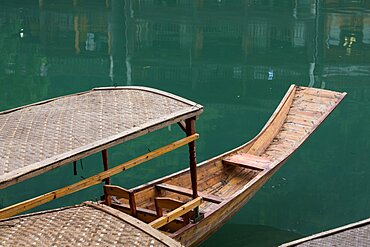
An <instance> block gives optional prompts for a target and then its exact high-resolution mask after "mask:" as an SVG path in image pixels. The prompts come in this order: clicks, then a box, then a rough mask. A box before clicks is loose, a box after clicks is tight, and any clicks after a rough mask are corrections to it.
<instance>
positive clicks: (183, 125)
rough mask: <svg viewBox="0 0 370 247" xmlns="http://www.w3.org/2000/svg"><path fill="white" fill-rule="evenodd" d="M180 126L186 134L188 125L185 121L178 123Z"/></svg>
mask: <svg viewBox="0 0 370 247" xmlns="http://www.w3.org/2000/svg"><path fill="white" fill-rule="evenodd" d="M177 124H178V125H179V126H180V128H181V129H182V130H183V131H184V132H185V133H186V123H185V121H180V122H178V123H177Z"/></svg>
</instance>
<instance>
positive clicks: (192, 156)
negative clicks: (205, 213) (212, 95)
mask: <svg viewBox="0 0 370 247" xmlns="http://www.w3.org/2000/svg"><path fill="white" fill-rule="evenodd" d="M185 123H186V135H187V136H191V135H193V134H195V118H189V119H186V120H185ZM188 145H189V165H190V178H191V188H192V190H193V199H195V198H197V197H198V181H197V159H196V150H195V141H192V142H189V144H188ZM197 218H199V207H196V208H195V209H194V219H197Z"/></svg>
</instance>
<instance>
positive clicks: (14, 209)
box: [0, 134, 199, 219]
mask: <svg viewBox="0 0 370 247" xmlns="http://www.w3.org/2000/svg"><path fill="white" fill-rule="evenodd" d="M198 138H199V135H198V134H194V135H191V136H188V137H185V138H183V139H181V140H178V141H176V142H173V143H171V144H169V145H166V146H164V147H161V148H158V149H156V150H154V151H152V152H149V153H147V154H144V155H141V156H139V157H137V158H135V159H132V160H130V161H128V162H125V163H123V164H120V165H118V166H116V167H113V168H111V169H109V170H107V171H104V172H101V173H98V174H97V175H95V176H92V177H89V178H86V179H84V180H81V181H79V182H77V183H74V184H72V185H69V186H66V187H64V188H61V189H58V190H54V191H51V192H49V193H46V194H43V195H40V196H38V197H35V198H32V199H29V200H26V201H23V202H20V203H17V204H14V205H11V206H9V207H6V208H3V209H0V219H4V218H8V217H11V216H14V215H17V214H19V213H21V212H24V211H27V210H29V209H31V208H34V207H37V206H39V205H42V204H44V203H47V202H50V201H52V200H54V199H57V198H59V197H62V196H65V195H69V194H72V193H74V192H76V191H79V190H82V189H85V188H88V187H91V186H93V185H96V184H99V183H101V182H102V181H103V180H104V179H106V178H108V177H110V176H113V175H116V174H118V173H120V172H122V171H125V170H127V169H129V168H132V167H134V166H136V165H139V164H141V163H143V162H145V161H148V160H151V159H153V158H156V157H158V156H160V155H162V154H165V153H168V152H170V151H172V150H174V149H177V148H179V147H181V146H184V145H186V144H188V143H189V142H192V141H195V140H196V139H198Z"/></svg>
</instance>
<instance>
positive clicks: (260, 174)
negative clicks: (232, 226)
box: [134, 88, 345, 246]
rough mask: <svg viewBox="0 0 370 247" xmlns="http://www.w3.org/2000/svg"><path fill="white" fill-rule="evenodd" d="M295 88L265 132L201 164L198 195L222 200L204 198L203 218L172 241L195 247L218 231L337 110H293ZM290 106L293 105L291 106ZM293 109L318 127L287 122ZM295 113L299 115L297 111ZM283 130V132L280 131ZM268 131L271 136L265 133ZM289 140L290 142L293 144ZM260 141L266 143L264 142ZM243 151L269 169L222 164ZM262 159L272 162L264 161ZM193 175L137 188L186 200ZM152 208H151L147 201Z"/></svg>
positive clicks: (186, 171)
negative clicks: (258, 147)
mask: <svg viewBox="0 0 370 247" xmlns="http://www.w3.org/2000/svg"><path fill="white" fill-rule="evenodd" d="M294 89H295V88H290V90H289V91H288V93H287V95H286V96H285V97H284V99H283V100H282V103H281V104H280V105H279V107H278V109H277V110H276V111H275V113H274V115H273V116H272V117H271V118H270V120H269V121H268V123H267V124H266V125H265V127H264V128H263V130H262V131H261V132H260V133H259V134H258V135H257V136H256V138H254V139H253V140H252V141H251V142H248V143H247V144H245V145H242V146H241V147H239V148H236V149H234V150H232V151H230V152H227V153H225V154H223V155H220V156H217V157H215V158H212V159H211V160H208V161H205V162H202V163H201V164H199V165H198V172H199V171H200V170H203V171H210V172H208V173H207V172H204V173H201V174H202V175H201V176H199V175H198V176H199V178H198V186H199V188H202V189H201V190H202V192H199V195H200V196H204V194H202V193H205V194H207V195H217V196H216V198H224V200H219V201H220V203H219V204H215V203H209V202H207V200H206V198H203V199H204V201H205V202H204V203H203V204H202V207H201V208H202V213H204V219H203V220H201V221H199V222H197V223H196V224H188V225H187V226H185V227H182V228H181V229H179V230H178V231H176V232H174V233H172V235H171V236H172V237H173V238H175V239H177V240H178V241H180V242H181V243H182V244H184V245H185V246H194V245H198V244H199V243H201V242H202V241H203V240H204V239H206V238H207V237H208V236H209V235H210V234H211V233H212V232H214V231H216V230H217V229H218V228H219V227H220V226H222V224H224V223H225V222H226V220H227V219H229V218H230V217H231V216H232V215H234V214H235V213H236V212H237V211H238V210H239V209H240V208H241V207H242V206H243V205H244V204H245V203H246V202H247V201H248V200H249V199H250V198H251V197H252V196H253V195H254V193H256V192H257V191H258V190H259V189H260V188H261V187H262V186H263V184H264V183H265V182H266V181H267V180H268V179H269V178H270V177H271V176H272V175H273V174H274V173H275V172H276V171H277V170H278V168H279V167H280V166H281V165H282V164H283V163H284V161H285V160H286V159H287V158H288V157H289V156H290V155H291V154H292V153H293V152H294V151H295V150H296V149H297V148H298V147H299V145H301V144H302V143H303V142H304V140H305V139H307V137H308V136H309V135H310V134H311V133H312V132H313V131H314V130H315V129H316V128H317V126H318V124H320V123H321V122H322V121H323V120H324V119H325V118H326V117H327V116H328V115H329V113H330V112H331V111H332V110H333V109H334V107H333V106H330V107H329V105H331V104H328V108H326V109H325V111H324V112H322V113H321V112H320V113H317V112H315V111H310V109H305V110H302V109H301V108H299V105H298V106H294V107H296V108H294V107H293V106H292V99H293V100H294V96H295V95H294V93H295V90H294ZM344 95H345V94H343V95H341V97H342V98H343V97H344ZM333 102H335V105H337V104H338V103H339V101H338V100H337V99H336V98H335V99H333ZM287 105H288V106H289V107H287ZM293 109H297V110H298V111H303V113H305V111H306V110H307V112H308V113H309V114H308V115H309V116H310V117H317V120H316V122H315V124H313V125H310V126H303V125H300V124H297V123H290V122H286V121H285V120H286V116H288V115H289V114H290V111H291V110H293ZM283 110H284V111H283ZM297 110H296V112H298V111H297ZM311 113H313V114H311ZM302 115H304V114H302ZM282 116H283V117H282ZM299 118H300V116H299ZM277 126H279V127H277ZM272 127H273V128H274V131H277V132H276V133H272V132H271V128H272ZM280 130H284V131H283V132H280ZM266 133H267V134H268V135H266ZM271 133H272V134H271ZM278 137H279V138H280V139H279V138H278ZM286 138H289V140H288V139H286ZM262 140H263V142H264V143H262ZM258 142H261V143H260V144H258V145H261V146H263V148H262V149H261V150H260V152H261V154H260V155H257V156H256V155H253V152H251V153H248V151H249V150H250V149H251V147H252V146H253V145H254V144H256V143H258ZM255 147H256V146H255ZM245 153H248V155H250V156H249V157H248V158H247V159H246V160H248V162H249V163H250V164H253V165H257V166H265V165H266V166H267V165H268V168H269V169H264V170H259V171H256V170H252V169H240V168H239V167H236V166H224V165H222V162H223V161H222V160H227V159H228V158H229V157H231V156H233V155H237V154H238V155H244V154H245ZM260 156H262V157H260ZM264 157H269V158H268V159H264ZM189 174H190V172H189V169H186V170H183V171H182V172H180V173H176V174H174V175H170V176H167V177H165V178H163V179H158V180H155V181H153V182H151V183H148V184H146V185H144V186H139V187H138V188H135V189H134V190H137V191H138V192H139V191H140V190H143V189H146V188H148V187H149V186H153V187H154V186H155V187H156V188H158V189H159V190H166V191H169V192H172V193H160V194H163V195H162V196H166V197H170V198H173V199H180V198H181V199H183V197H180V196H179V195H184V196H188V197H190V196H192V191H191V190H190V189H185V188H190V183H191V182H190V181H189V179H188V176H189ZM184 187H185V188H184ZM142 203H144V202H142ZM142 205H145V204H142ZM148 205H150V204H149V202H148Z"/></svg>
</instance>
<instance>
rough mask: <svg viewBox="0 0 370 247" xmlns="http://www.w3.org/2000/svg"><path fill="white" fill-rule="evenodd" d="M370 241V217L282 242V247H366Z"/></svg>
mask: <svg viewBox="0 0 370 247" xmlns="http://www.w3.org/2000/svg"><path fill="white" fill-rule="evenodd" d="M369 243H370V218H369V219H366V220H362V221H359V222H356V223H353V224H349V225H345V226H342V227H339V228H335V229H332V230H329V231H324V232H321V233H318V234H314V235H312V236H309V237H305V238H302V239H298V240H295V241H292V242H289V243H285V244H282V245H281V247H289V246H301V247H304V246H307V247H313V246H328V247H329V246H337V247H340V246H343V247H345V246H357V247H362V246H363V247H365V246H369Z"/></svg>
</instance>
